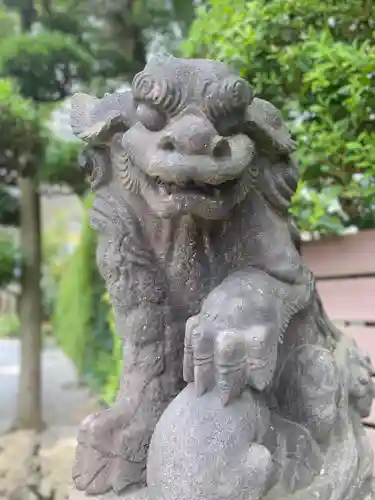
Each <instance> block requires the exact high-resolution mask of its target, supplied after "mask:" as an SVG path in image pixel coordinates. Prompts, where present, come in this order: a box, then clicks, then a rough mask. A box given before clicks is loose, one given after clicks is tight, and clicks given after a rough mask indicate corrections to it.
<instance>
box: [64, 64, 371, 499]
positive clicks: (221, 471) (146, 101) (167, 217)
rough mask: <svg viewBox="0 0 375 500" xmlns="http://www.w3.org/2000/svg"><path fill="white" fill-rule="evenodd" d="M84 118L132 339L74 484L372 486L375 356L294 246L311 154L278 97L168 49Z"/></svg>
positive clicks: (347, 495) (103, 257)
mask: <svg viewBox="0 0 375 500" xmlns="http://www.w3.org/2000/svg"><path fill="white" fill-rule="evenodd" d="M72 127H73V131H74V133H75V134H76V135H77V136H78V137H80V138H81V139H82V140H84V141H85V142H86V143H87V144H86V147H85V149H84V152H83V155H82V157H81V165H82V167H83V168H85V169H86V170H87V172H88V173H89V174H90V177H91V185H92V188H93V190H94V191H96V193H97V195H96V198H95V202H94V205H93V208H92V211H91V223H92V226H93V228H94V229H95V230H96V231H97V232H98V250H97V261H98V265H99V269H100V272H101V274H102V276H103V278H104V279H105V281H106V285H107V288H108V292H109V296H110V299H111V302H112V305H113V307H114V312H115V319H116V326H117V330H118V332H119V334H120V336H121V338H122V340H123V341H124V346H125V348H124V350H123V353H124V354H123V361H124V363H123V367H124V369H123V377H122V381H121V386H120V390H119V394H118V397H117V399H116V403H115V404H114V405H113V407H112V408H109V409H107V410H105V411H101V412H97V413H94V414H91V415H90V416H89V417H87V418H86V419H85V420H84V421H83V422H82V425H81V427H80V429H79V439H78V440H79V445H78V447H77V455H76V461H75V465H74V469H73V477H74V483H75V486H76V488H77V489H78V490H80V491H85V492H86V494H87V495H98V494H102V493H106V492H108V491H113V492H115V493H116V494H117V495H121V493H122V492H124V491H125V490H126V489H127V488H128V487H130V486H132V487H133V486H135V485H137V486H142V485H144V484H146V480H147V484H148V494H149V497H150V500H190V499H194V500H223V499H226V498H230V500H260V499H264V500H265V499H267V500H274V499H277V498H283V499H284V500H311V498H319V499H320V500H331V499H332V498H335V500H356V498H357V497H358V496H359V495H361V496H362V497H363V498H365V497H366V495H369V494H370V493H371V474H372V470H373V455H372V450H371V447H370V446H369V443H368V441H367V438H366V436H365V433H364V430H363V426H362V424H361V417H363V416H366V415H367V414H368V412H369V411H370V407H371V403H372V401H373V398H374V393H375V389H374V384H373V382H372V379H371V373H372V367H371V364H370V361H369V359H368V358H366V356H364V354H363V353H362V352H361V351H360V350H359V349H358V347H357V346H356V345H355V344H354V343H352V342H351V341H349V340H348V339H347V338H346V337H345V335H344V334H343V333H342V332H341V331H339V330H338V329H336V328H335V327H334V326H333V325H332V323H331V322H330V320H329V318H327V315H326V313H325V311H324V309H323V306H322V303H321V300H320V297H319V294H318V292H317V289H316V286H315V280H314V276H313V275H312V273H311V272H310V271H309V270H308V269H307V268H306V266H305V265H304V263H303V262H302V260H301V257H300V255H299V252H298V250H297V244H298V239H299V237H298V234H297V233H298V232H296V228H295V226H294V224H293V222H292V221H291V220H290V216H289V214H288V209H289V207H290V204H291V199H292V197H293V195H294V193H295V191H296V188H297V182H298V174H299V169H298V165H297V164H296V162H295V159H294V157H293V154H292V153H293V151H294V148H295V143H294V141H293V139H292V138H291V135H290V133H289V131H288V130H287V128H286V126H285V124H284V123H283V120H282V117H281V115H280V112H279V111H278V110H277V109H276V108H275V107H274V106H273V105H272V104H271V103H269V102H266V101H264V100H262V99H259V98H257V97H254V96H253V91H252V88H251V86H250V85H249V83H248V82H246V81H244V80H243V79H242V78H240V77H239V76H238V75H236V74H235V73H234V72H233V70H232V69H230V68H228V67H226V66H225V65H224V64H222V63H220V62H217V61H205V60H183V59H176V58H173V57H157V58H152V59H151V60H150V61H149V62H148V63H147V65H146V67H145V69H144V70H143V71H141V72H140V73H139V74H137V75H136V76H135V78H134V81H133V84H132V89H131V91H127V92H124V93H115V94H110V95H106V96H105V97H104V98H103V99H96V98H93V97H90V96H88V95H85V94H78V95H77V96H76V97H75V98H74V99H73V100H72ZM186 383H188V384H189V385H188V386H187V387H186ZM150 443H151V444H150Z"/></svg>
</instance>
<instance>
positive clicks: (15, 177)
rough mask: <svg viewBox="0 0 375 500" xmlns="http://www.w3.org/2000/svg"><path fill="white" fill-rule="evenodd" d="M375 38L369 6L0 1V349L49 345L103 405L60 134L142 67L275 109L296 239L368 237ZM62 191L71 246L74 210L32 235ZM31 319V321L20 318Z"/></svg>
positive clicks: (111, 366)
mask: <svg viewBox="0 0 375 500" xmlns="http://www.w3.org/2000/svg"><path fill="white" fill-rule="evenodd" d="M374 35H375V5H374V3H373V2H372V0H326V1H325V2H321V1H320V0H251V1H250V0H249V1H246V0H210V1H200V2H199V1H193V0H172V1H170V2H166V1H164V0H132V1H128V0H105V1H103V0H2V1H1V0H0V225H1V228H2V230H1V232H0V236H1V237H0V287H1V288H2V289H3V290H4V289H6V287H8V286H9V285H14V284H17V283H18V290H19V292H18V295H17V308H16V311H14V312H13V313H12V314H5V312H4V311H3V312H2V313H1V316H0V336H1V335H3V336H16V335H18V334H19V332H22V335H23V336H27V335H28V336H30V337H31V338H34V339H37V338H38V336H39V338H40V335H41V332H43V335H44V336H46V337H51V336H52V337H53V338H55V339H56V341H57V342H58V343H59V345H60V346H61V347H62V348H63V349H64V351H65V352H66V353H67V355H68V356H69V357H70V358H71V359H72V360H73V362H74V364H75V366H76V368H77V370H78V373H79V375H80V377H81V378H82V380H84V381H85V382H87V383H88V384H89V385H90V387H91V388H92V389H93V390H94V391H95V392H96V393H97V394H98V395H99V396H100V397H101V399H102V400H103V401H104V402H105V403H106V404H110V403H111V402H112V401H113V398H114V395H115V393H116V390H117V387H118V381H119V374H120V373H121V344H120V342H119V339H118V337H117V335H116V332H115V327H114V321H113V314H112V310H111V307H110V304H109V302H108V299H107V297H106V294H105V289H104V283H103V281H102V279H101V278H100V277H99V274H98V271H97V269H96V264H95V234H94V233H93V232H92V230H91V229H90V227H89V223H88V216H87V208H88V207H89V206H90V204H91V203H92V195H90V194H89V193H88V189H87V184H86V182H85V179H84V177H83V174H82V173H81V172H80V170H79V169H78V168H77V160H76V159H77V154H78V152H79V150H80V148H81V144H80V143H79V142H77V141H75V140H74V139H73V137H72V136H71V134H70V132H69V130H68V128H67V127H66V126H65V128H64V126H63V124H64V120H65V121H66V116H67V112H66V107H67V105H68V103H69V96H70V95H71V94H72V93H73V92H74V91H76V90H78V89H79V90H83V91H88V92H90V93H93V94H96V95H98V96H102V95H103V94H104V92H110V91H113V90H115V89H119V88H121V87H122V86H123V85H124V84H127V83H129V82H130V81H131V79H132V77H133V75H134V74H135V72H137V71H139V70H140V69H141V68H142V67H143V65H144V64H145V61H146V60H147V57H148V56H149V55H150V54H152V53H156V52H159V51H166V52H169V53H173V54H175V55H179V56H186V57H208V58H215V59H219V60H222V61H225V62H227V63H229V64H231V65H233V66H234V67H236V68H237V69H238V71H239V72H240V73H241V75H242V76H243V77H245V78H247V79H248V80H249V81H250V82H251V84H252V85H253V87H254V89H255V92H256V94H257V95H258V96H259V97H263V98H266V99H268V100H269V101H271V102H272V103H273V104H275V105H277V106H278V107H280V109H281V110H282V112H283V115H284V118H285V120H286V121H287V122H288V123H289V125H290V127H291V128H292V130H293V133H294V135H295V138H296V140H297V142H298V159H299V162H300V170H301V181H300V184H299V188H298V192H297V194H296V196H295V198H294V203H293V207H292V213H293V215H294V216H295V217H296V220H297V223H298V226H299V228H300V229H301V230H302V231H303V232H304V233H305V234H306V235H313V236H316V235H324V234H329V233H336V234H342V233H344V232H345V231H348V230H350V229H352V228H355V229H359V230H361V229H366V228H373V227H375V207H374V205H375V175H374V174H375V44H374V40H375V36H374ZM62 191H63V192H64V193H67V194H66V196H67V198H66V199H67V200H71V199H72V197H73V198H74V199H76V200H79V205H80V208H79V210H78V212H76V213H78V214H79V215H78V218H79V221H80V222H79V228H80V231H79V233H78V234H77V231H76V232H75V233H74V231H73V232H72V230H71V229H69V227H70V226H69V218H70V217H72V213H71V211H69V206H70V201H69V202H67V203H66V210H65V211H64V209H63V210H62V213H60V214H59V215H58V214H55V215H53V219H54V224H52V225H50V226H48V225H46V224H45V220H44V218H43V217H42V219H40V214H41V213H42V212H43V211H41V206H42V205H43V200H44V199H45V198H46V193H49V197H50V198H53V196H54V193H55V192H59V193H61V192H62ZM62 206H64V203H63V204H62ZM47 212H48V208H47ZM51 217H52V216H51ZM40 221H41V223H40ZM47 226H48V227H47ZM30 301H31V302H30ZM38 304H39V306H40V307H39V306H38ZM30 306H31V308H32V310H34V311H37V310H40V311H41V314H35V318H28V317H27V316H26V315H25V313H24V312H23V311H27V310H30ZM28 307H29V309H28ZM32 345H33V346H34V347H33V349H34V351H33V353H34V354H32V353H29V356H33V355H34V356H35V355H37V354H38V349H39V348H40V343H39V344H38V341H35V342H34V344H32ZM26 369H27V367H26ZM21 385H22V384H21ZM21 390H22V387H21ZM33 411H34V413H35V411H37V409H35V408H34V410H33ZM23 418H24V419H25V418H26V417H25V415H24V416H23ZM35 418H36V420H37V419H38V418H40V415H39V417H38V416H36V417H35ZM20 420H22V418H21V419H20ZM34 420H35V419H34ZM34 424H35V422H34ZM34 424H32V425H34Z"/></svg>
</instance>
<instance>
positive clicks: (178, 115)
mask: <svg viewBox="0 0 375 500" xmlns="http://www.w3.org/2000/svg"><path fill="white" fill-rule="evenodd" d="M132 93H133V98H134V102H135V106H136V120H137V121H136V123H135V124H134V125H133V126H132V127H131V128H130V129H129V130H128V131H127V132H126V133H125V134H124V135H123V136H122V139H121V143H120V144H118V147H117V149H116V148H115V154H114V155H113V165H114V169H115V171H116V170H117V173H118V175H119V178H120V179H122V180H123V182H125V183H127V184H128V185H132V186H133V188H134V187H136V189H137V190H138V192H139V193H140V194H141V195H142V196H143V197H144V198H145V200H146V202H147V203H148V204H149V205H150V207H151V209H152V210H153V212H155V213H157V214H158V215H160V216H164V217H169V216H173V215H175V214H177V213H192V214H195V215H199V216H202V217H204V218H220V217H222V216H223V215H225V213H226V212H228V211H229V210H230V209H231V208H232V207H233V206H234V205H235V204H236V203H238V202H240V201H241V200H242V199H243V198H244V197H245V196H246V194H247V191H248V188H249V184H250V182H249V181H250V179H249V166H250V165H251V163H252V161H253V159H254V156H255V146H254V143H253V141H252V140H251V139H250V138H249V137H248V136H247V135H246V134H244V133H243V132H242V130H241V129H242V128H243V127H242V126H243V123H244V117H245V111H246V109H247V107H248V106H249V104H250V103H251V100H252V91H251V87H250V85H249V84H248V83H247V82H246V81H245V80H243V79H241V78H239V77H237V76H235V75H233V74H231V73H230V72H229V71H228V69H227V68H226V67H225V66H224V65H222V64H220V63H217V62H213V61H212V62H209V64H208V65H207V61H204V64H203V62H200V61H184V60H174V59H173V60H172V61H169V63H168V64H160V63H159V64H158V63H153V64H148V65H147V66H146V68H145V70H144V71H142V72H141V73H139V74H138V75H137V76H136V77H135V79H134V81H133V88H132Z"/></svg>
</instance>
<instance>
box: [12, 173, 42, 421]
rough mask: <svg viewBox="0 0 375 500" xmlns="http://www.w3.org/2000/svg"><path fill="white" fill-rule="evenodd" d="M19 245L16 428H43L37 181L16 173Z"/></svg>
mask: <svg viewBox="0 0 375 500" xmlns="http://www.w3.org/2000/svg"><path fill="white" fill-rule="evenodd" d="M19 188H20V191H21V198H20V204H21V214H20V216H21V226H20V233H21V235H20V236H21V237H20V239H21V248H22V256H23V265H22V277H21V288H22V290H21V296H20V303H19V312H20V323H21V374H20V382H19V393H18V408H17V417H16V422H15V427H16V428H17V429H35V430H41V429H42V428H43V421H42V404H41V351H42V332H41V319H42V318H41V316H42V296H41V288H40V278H41V231H40V198H39V193H38V190H37V184H36V183H35V181H34V180H33V179H31V178H29V177H24V178H22V177H20V179H19Z"/></svg>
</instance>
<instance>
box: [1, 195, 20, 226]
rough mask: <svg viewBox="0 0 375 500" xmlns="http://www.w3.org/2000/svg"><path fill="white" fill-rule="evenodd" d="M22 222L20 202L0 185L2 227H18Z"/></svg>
mask: <svg viewBox="0 0 375 500" xmlns="http://www.w3.org/2000/svg"><path fill="white" fill-rule="evenodd" d="M19 221H20V210H19V200H18V198H17V197H16V196H14V195H13V194H11V193H10V191H9V190H8V189H7V188H6V187H4V186H1V185H0V226H18V224H19Z"/></svg>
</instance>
